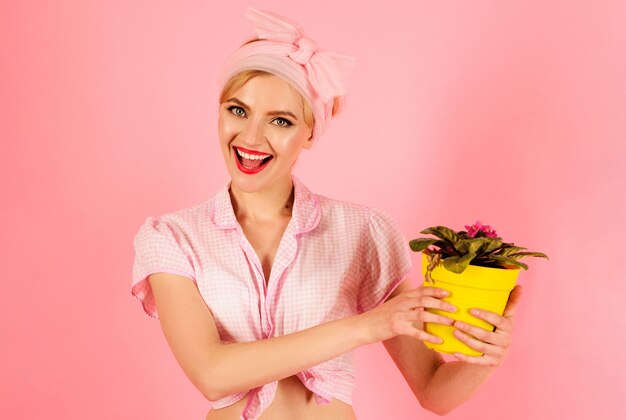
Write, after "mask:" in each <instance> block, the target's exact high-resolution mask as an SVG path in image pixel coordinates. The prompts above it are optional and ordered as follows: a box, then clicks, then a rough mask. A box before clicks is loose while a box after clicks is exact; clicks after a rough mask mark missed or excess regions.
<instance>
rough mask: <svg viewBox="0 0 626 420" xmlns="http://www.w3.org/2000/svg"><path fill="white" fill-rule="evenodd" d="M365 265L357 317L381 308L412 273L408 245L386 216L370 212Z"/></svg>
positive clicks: (373, 210)
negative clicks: (410, 272)
mask: <svg viewBox="0 0 626 420" xmlns="http://www.w3.org/2000/svg"><path fill="white" fill-rule="evenodd" d="M364 246H365V249H366V251H365V261H364V266H363V268H364V270H363V277H362V282H361V286H360V288H359V292H358V295H357V311H358V313H363V312H367V311H369V310H370V309H373V308H375V307H377V306H378V305H380V304H382V303H383V302H384V301H385V299H387V297H389V295H390V294H391V293H392V292H393V291H394V290H395V288H396V287H398V285H399V284H400V283H401V282H402V280H403V279H404V278H405V276H406V275H407V274H408V273H409V271H411V265H412V263H411V255H410V252H409V242H408V241H407V240H406V238H405V237H404V235H403V234H402V232H400V229H398V227H397V225H396V223H395V222H394V221H393V219H392V218H391V217H390V216H389V215H388V214H386V213H384V212H381V211H379V210H375V209H369V235H366V243H365V245H364Z"/></svg>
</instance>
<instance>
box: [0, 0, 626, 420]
mask: <svg viewBox="0 0 626 420" xmlns="http://www.w3.org/2000/svg"><path fill="white" fill-rule="evenodd" d="M531 3H532V4H531ZM215 4H218V2H215ZM219 4H220V6H219V7H216V6H214V5H213V4H211V2H200V1H196V2H192V1H181V2H152V1H130V2H128V1H107V2H105V1H101V2H96V1H75V2H70V1H60V2H32V1H30V2H29V1H19V2H18V1H3V2H2V3H0V54H1V55H0V60H1V61H0V139H1V142H2V143H1V144H2V157H3V159H2V165H1V169H0V171H1V172H0V187H1V192H2V195H1V197H2V198H1V200H2V201H1V203H2V204H1V206H0V212H1V213H0V215H1V217H2V222H3V226H2V234H1V237H2V241H1V245H0V246H1V250H0V251H1V252H0V259H1V260H0V266H1V268H2V277H3V278H2V292H1V293H0V337H2V338H1V339H0V353H1V354H2V360H1V361H0V407H1V408H0V417H2V418H20V419H39V418H54V419H83V418H90V419H113V418H116V419H139V418H142V419H144V418H146V419H174V418H177V419H203V418H204V416H205V414H206V412H207V411H208V408H209V404H208V402H207V401H206V400H205V399H204V398H203V397H202V395H201V394H200V393H199V391H197V390H196V389H195V388H194V387H193V386H192V385H191V383H190V382H189V381H188V379H187V378H186V377H185V376H184V373H183V371H182V370H181V369H180V367H179V366H178V364H177V363H176V360H175V359H174V357H173V355H172V353H171V351H170V349H169V347H168V346H167V343H166V341H165V339H164V337H163V333H162V331H161V329H160V325H159V323H158V322H157V321H155V320H153V319H150V318H149V317H148V316H147V315H145V314H144V313H143V311H142V309H141V306H140V304H139V303H138V302H137V301H136V300H135V299H134V298H133V297H132V296H131V294H130V280H131V279H130V274H131V273H130V271H131V265H132V261H133V255H134V254H133V248H132V238H133V236H134V234H135V233H136V231H137V229H138V228H139V226H140V224H141V223H142V222H143V221H144V220H145V218H146V217H147V216H148V215H159V214H162V213H164V212H169V211H173V210H177V209H180V208H183V207H187V206H190V205H193V204H195V203H198V202H200V201H203V200H205V199H207V198H209V197H211V196H213V194H214V193H215V192H216V191H217V189H218V188H219V187H221V186H222V185H224V184H225V183H226V182H227V181H228V178H227V173H226V170H225V169H224V165H223V161H222V157H221V154H220V151H219V148H218V143H217V139H216V112H215V111H216V108H217V89H216V82H215V80H216V78H217V73H218V70H219V68H220V65H221V63H222V62H223V61H224V60H225V58H226V56H227V54H228V53H230V52H231V51H232V50H233V49H234V48H236V47H237V46H238V45H239V44H240V43H242V42H243V41H245V40H247V39H248V37H249V36H250V35H252V31H251V27H250V26H248V24H247V22H246V20H245V19H244V17H243V11H244V10H245V8H246V7H247V6H248V5H249V2H244V1H231V2H228V5H225V4H226V3H225V2H219ZM318 4H319V6H318ZM625 5H626V3H625V2H621V1H577V2H571V1H560V2H556V1H548V2H526V1H519V2H504V1H474V2H469V1H419V2H415V1H408V0H406V1H399V2H357V1H350V2H338V1H336V0H325V1H315V2H314V1H309V2H307V3H306V4H305V3H301V4H298V5H294V2H293V1H278V0H276V1H259V2H257V3H255V6H256V7H258V8H261V9H268V10H273V11H275V12H277V13H281V14H284V15H287V16H289V17H291V18H293V19H295V20H297V21H299V22H301V23H302V25H303V27H304V28H305V29H306V30H307V31H306V32H307V34H308V35H310V36H311V37H312V38H314V39H316V40H317V41H318V43H319V44H320V45H321V46H322V47H323V48H332V49H335V50H337V51H341V52H345V53H349V54H353V55H355V56H356V57H357V60H358V61H357V68H356V71H355V73H354V79H353V84H352V88H351V91H350V95H349V97H348V104H347V105H348V106H347V108H346V110H345V112H344V113H343V115H341V116H340V117H338V118H337V119H336V121H335V122H334V123H333V125H332V126H331V128H330V129H329V131H328V132H327V133H326V135H325V136H324V137H323V138H322V139H321V140H322V141H321V142H320V143H319V144H318V145H317V146H316V147H315V148H313V149H312V150H310V151H305V152H304V153H303V155H302V156H301V159H300V162H299V163H298V166H297V168H296V170H295V173H296V174H297V175H298V176H299V177H300V178H301V179H302V180H303V181H305V183H307V185H308V186H309V187H310V188H311V189H312V190H313V191H314V192H317V193H320V194H324V195H328V196H331V197H335V198H341V199H344V200H348V201H353V202H358V203H363V204H366V205H370V206H373V207H376V208H378V209H381V210H384V211H387V212H389V213H390V214H391V215H392V216H393V217H394V218H395V219H396V220H397V222H398V224H399V225H400V227H401V228H402V230H403V231H404V232H405V235H406V236H407V239H412V238H413V237H416V236H418V232H419V231H420V230H421V229H422V228H424V227H426V226H431V225H433V224H446V225H450V226H453V227H456V228H457V229H458V228H462V226H463V225H464V224H466V223H469V222H473V221H475V220H476V219H480V220H481V221H483V222H485V223H488V224H491V225H492V226H494V227H495V228H496V229H497V230H498V232H499V233H500V234H501V235H503V236H504V237H505V239H508V240H514V241H515V242H516V243H518V244H521V245H524V246H527V247H528V248H530V249H531V250H537V251H544V252H546V253H547V254H549V255H550V257H551V259H550V260H549V261H545V260H542V259H531V260H530V261H529V263H530V265H531V269H530V270H529V271H528V272H523V273H522V274H521V277H520V283H521V284H522V285H523V286H524V288H525V289H524V290H525V293H524V296H523V299H522V301H521V303H520V306H519V309H518V312H517V314H518V316H517V324H516V331H515V340H514V344H513V347H512V349H511V351H510V353H509V357H508V359H507V360H506V362H505V363H504V365H503V366H501V368H500V369H499V370H498V371H497V372H496V374H495V375H494V376H493V377H492V379H491V380H490V382H489V383H488V384H487V385H486V386H485V387H484V388H483V389H481V390H480V392H479V393H478V394H477V395H476V396H475V398H474V399H472V400H471V401H470V402H468V403H466V404H465V405H464V406H462V407H460V408H458V409H457V410H456V411H455V412H453V413H452V414H451V415H450V416H449V418H450V419H479V418H480V419H481V420H485V419H502V418H506V419H512V420H515V419H520V420H521V419H554V418H568V419H590V418H598V419H616V418H620V417H621V418H626V410H625V409H624V405H623V402H621V401H620V400H623V395H624V392H625V391H626V369H625V364H626V362H625V361H624V357H623V351H622V350H623V348H624V346H625V344H626V338H625V331H626V317H625V316H624V310H623V308H621V306H623V304H624V303H623V302H624V298H625V297H626V293H625V292H626V287H625V286H624V279H623V274H622V269H623V263H624V248H625V247H624V239H623V237H624V233H626V232H625V229H624V221H623V220H624V219H623V216H624V214H625V213H626V205H625V195H626V194H625V188H624V186H625V185H626V183H625V181H626V179H625V178H626V176H625V171H624V169H623V160H624V156H625V152H626V150H625V149H626V148H625V146H624V140H625V139H626V118H625V116H626V82H625V81H624V80H625V78H624V75H626V30H624V22H625V21H626V6H625ZM357 9H358V12H357V11H356V10H357ZM7 149H8V150H7ZM414 257H415V258H414V270H413V272H412V274H411V278H412V280H413V282H414V284H415V285H417V284H418V282H419V281H420V275H419V259H418V258H417V257H418V255H417V254H415V255H414ZM356 356H357V373H358V383H357V390H356V392H355V404H354V407H355V411H356V413H357V415H358V417H359V419H360V420H376V419H382V418H393V419H400V420H401V419H414V418H424V419H428V418H435V417H436V416H435V415H433V414H430V413H429V412H426V411H424V410H422V409H421V408H420V407H419V405H418V403H417V402H416V400H415V399H414V398H413V396H412V394H411V392H410V390H409V388H408V386H407V385H406V384H405V382H404V379H403V378H402V377H401V375H400V373H399V372H398V370H397V369H396V368H395V365H394V364H393V362H392V361H391V359H390V358H389V357H388V355H387V353H386V352H385V350H384V348H383V346H382V345H381V344H380V343H378V344H373V345H370V346H366V347H361V348H358V349H357V350H356Z"/></svg>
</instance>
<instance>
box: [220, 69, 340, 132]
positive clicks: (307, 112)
mask: <svg viewBox="0 0 626 420" xmlns="http://www.w3.org/2000/svg"><path fill="white" fill-rule="evenodd" d="M268 75H273V74H272V73H269V72H267V71H264V70H256V69H251V70H243V71H241V72H239V73H237V74H235V75H233V76H232V77H231V78H230V79H229V80H228V82H226V84H225V85H224V88H223V89H222V93H221V94H220V103H224V102H225V101H226V100H227V99H228V98H229V97H230V96H231V95H232V94H233V93H234V92H235V91H236V90H237V89H239V88H240V87H242V86H243V85H245V84H246V82H248V80H250V79H252V78H253V77H256V76H268ZM293 90H294V91H295V92H297V93H298V95H300V97H301V98H302V104H303V107H302V108H303V109H302V113H303V114H304V122H305V123H306V125H308V126H309V127H310V128H313V126H314V125H315V117H314V116H313V110H312V109H311V106H310V105H309V103H308V102H307V101H306V100H305V99H304V98H303V97H302V95H301V94H300V92H298V91H297V90H296V89H295V88H294V89H293ZM342 107H343V97H341V96H335V97H334V98H333V111H332V116H333V117H334V116H335V115H336V114H338V113H339V111H340V110H341V108H342Z"/></svg>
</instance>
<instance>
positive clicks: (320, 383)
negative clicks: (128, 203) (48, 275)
mask: <svg viewBox="0 0 626 420" xmlns="http://www.w3.org/2000/svg"><path fill="white" fill-rule="evenodd" d="M292 180H293V184H294V188H295V191H294V205H293V210H292V217H291V220H290V222H289V224H288V225H287V228H286V230H285V232H284V235H283V237H282V239H281V242H280V245H279V247H278V251H277V253H276V256H275V258H274V263H273V266H272V270H271V274H270V279H269V282H268V285H267V286H266V284H265V277H264V274H263V269H262V266H261V263H260V261H259V259H258V257H257V255H256V253H255V251H254V249H253V248H252V246H251V245H250V243H249V242H248V240H247V238H246V236H245V235H244V233H243V230H242V228H241V226H240V225H239V223H238V222H237V219H236V218H235V214H234V212H233V207H232V204H231V201H230V195H229V192H228V188H229V186H230V183H229V184H227V185H226V186H224V187H223V188H222V189H221V190H220V191H219V192H218V193H217V195H216V196H215V197H213V198H212V199H210V200H207V201H204V202H202V203H199V204H197V205H195V206H193V207H189V208H185V209H182V210H178V211H175V212H172V213H167V214H164V215H162V216H160V217H158V218H154V217H148V218H147V219H146V221H145V222H144V224H143V225H142V226H141V227H140V229H139V231H138V233H137V234H136V236H135V238H134V241H133V243H134V246H135V261H134V264H133V273H132V275H133V278H132V289H131V292H132V294H133V295H134V296H135V297H136V298H137V299H139V301H140V302H141V303H142V305H143V309H144V310H145V312H146V313H147V314H149V315H150V316H152V317H154V318H157V319H158V314H157V311H156V306H155V302H154V296H153V295H152V291H151V290H150V283H149V282H148V281H147V277H148V276H149V275H150V274H153V273H157V272H166V273H173V274H180V275H183V276H186V277H189V278H190V279H192V280H193V281H194V282H195V284H196V286H197V287H198V290H199V292H200V294H201V295H202V298H203V299H204V301H205V302H206V304H207V306H208V307H209V308H210V310H211V312H212V314H213V316H214V318H215V323H216V325H217V329H218V331H219V334H220V337H221V340H222V342H224V343H233V342H245V341H256V340H261V339H265V338H269V337H276V336H281V335H285V334H290V333H293V332H296V331H301V330H304V329H306V328H309V327H313V326H315V325H319V324H322V323H325V322H329V321H332V320H336V319H341V318H346V317H349V316H352V315H355V314H359V313H363V312H366V311H368V310H370V309H372V308H374V307H376V306H378V305H379V304H382V303H383V302H384V300H385V299H386V298H387V297H388V296H389V295H390V294H391V292H392V291H393V290H394V289H395V288H396V287H397V286H398V284H399V283H400V282H401V281H402V279H403V278H404V277H405V276H406V274H407V273H408V272H409V270H410V269H411V259H410V254H409V247H408V241H407V240H406V239H405V237H404V236H403V235H402V233H401V232H400V231H399V229H398V228H397V226H396V225H395V223H394V221H393V220H392V219H391V218H390V217H389V216H388V215H387V214H386V213H383V212H381V211H378V210H375V209H373V208H368V207H366V206H362V205H356V204H351V203H346V202H341V201H337V200H333V199H331V198H328V197H324V196H321V195H316V194H313V193H311V192H310V191H309V190H308V189H307V188H306V186H305V185H304V184H303V183H302V182H301V181H300V180H299V179H298V178H296V177H295V176H293V175H292ZM352 356H353V354H352V351H350V352H348V353H345V354H342V355H341V356H338V357H336V358H334V359H332V360H329V361H327V362H324V363H321V364H319V365H317V366H313V367H311V368H309V369H306V370H303V371H301V372H298V373H297V377H298V378H299V379H300V380H301V381H302V383H303V384H304V386H306V387H307V388H308V389H309V390H311V391H312V392H313V393H314V394H315V399H316V402H317V403H318V404H329V403H330V402H331V400H332V398H336V399H338V400H341V401H343V402H345V403H347V404H350V405H352V391H353V389H354V386H355V381H354V365H353V358H352ZM277 384H278V382H276V381H275V382H272V383H268V384H265V385H263V386H259V387H256V388H253V389H251V390H248V391H242V392H239V393H237V394H233V395H229V396H227V397H224V398H221V399H219V400H217V401H214V402H213V408H222V407H226V406H229V405H231V404H234V403H235V402H237V401H239V400H240V399H242V398H243V397H245V396H246V395H247V394H248V393H250V398H249V400H248V403H247V405H246V407H245V408H244V410H243V412H242V414H241V417H240V419H242V420H253V419H258V418H259V416H260V415H261V413H262V412H263V411H264V410H265V409H266V408H267V407H268V406H269V405H270V404H271V402H272V401H273V399H274V395H275V393H276V386H277Z"/></svg>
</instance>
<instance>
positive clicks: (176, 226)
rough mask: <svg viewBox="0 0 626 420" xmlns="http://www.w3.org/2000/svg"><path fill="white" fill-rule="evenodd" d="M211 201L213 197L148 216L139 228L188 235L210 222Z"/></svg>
mask: <svg viewBox="0 0 626 420" xmlns="http://www.w3.org/2000/svg"><path fill="white" fill-rule="evenodd" d="M212 201H213V199H209V200H205V201H202V202H200V203H197V204H194V205H192V206H189V207H184V208H180V209H177V210H173V211H170V212H166V213H162V214H159V215H158V216H148V217H147V218H146V219H145V221H144V223H143V225H142V226H141V229H142V230H145V229H148V230H157V231H169V232H171V233H173V234H175V235H176V236H189V235H191V234H193V233H194V232H196V231H198V230H201V229H204V228H206V225H207V224H209V223H210V218H209V215H210V211H211V208H212Z"/></svg>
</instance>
